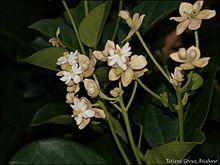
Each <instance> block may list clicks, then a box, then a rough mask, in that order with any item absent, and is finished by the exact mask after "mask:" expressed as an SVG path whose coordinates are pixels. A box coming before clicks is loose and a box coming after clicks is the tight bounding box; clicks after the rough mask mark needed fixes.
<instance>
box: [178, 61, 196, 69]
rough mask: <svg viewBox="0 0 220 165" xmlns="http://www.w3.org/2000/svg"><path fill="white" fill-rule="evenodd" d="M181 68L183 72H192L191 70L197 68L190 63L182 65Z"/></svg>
mask: <svg viewBox="0 0 220 165" xmlns="http://www.w3.org/2000/svg"><path fill="white" fill-rule="evenodd" d="M180 67H181V68H182V69H183V70H190V69H194V68H195V67H194V66H193V65H192V64H190V63H188V62H186V63H184V64H181V65H180Z"/></svg>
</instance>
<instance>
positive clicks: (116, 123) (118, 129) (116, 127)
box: [109, 114, 128, 143]
mask: <svg viewBox="0 0 220 165" xmlns="http://www.w3.org/2000/svg"><path fill="white" fill-rule="evenodd" d="M109 115H110V120H111V121H112V123H113V126H114V130H115V132H116V133H117V134H118V135H119V136H120V137H121V139H122V140H124V142H126V143H128V139H127V136H126V133H125V132H124V129H123V128H122V126H121V124H120V123H119V121H118V120H117V119H115V118H114V117H113V116H112V115H111V114H109Z"/></svg>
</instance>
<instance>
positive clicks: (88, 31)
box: [79, 1, 111, 47]
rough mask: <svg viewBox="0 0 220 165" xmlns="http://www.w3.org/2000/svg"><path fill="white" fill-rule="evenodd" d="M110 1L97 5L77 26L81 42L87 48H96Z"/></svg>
mask: <svg viewBox="0 0 220 165" xmlns="http://www.w3.org/2000/svg"><path fill="white" fill-rule="evenodd" d="M110 7H111V1H106V2H105V3H103V4H101V5H99V6H98V7H96V8H95V9H93V10H92V11H91V12H90V13H89V15H88V16H86V17H85V18H84V19H83V21H82V22H81V24H80V26H79V36H80V39H81V41H82V42H83V43H84V44H86V45H87V46H89V47H96V45H97V44H98V41H99V38H100V36H101V33H102V30H103V27H104V24H105V21H106V19H107V16H108V13H109V9H110Z"/></svg>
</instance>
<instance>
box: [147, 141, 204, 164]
mask: <svg viewBox="0 0 220 165" xmlns="http://www.w3.org/2000/svg"><path fill="white" fill-rule="evenodd" d="M203 141H204V139H203ZM203 141H201V142H180V141H174V142H171V143H167V144H164V145H161V146H159V147H157V148H154V149H151V150H148V151H147V154H146V162H147V164H182V163H183V159H184V158H185V157H186V156H187V154H188V153H189V152H190V151H191V150H192V149H193V148H194V147H195V146H196V145H197V144H201V143H202V142H203ZM173 160H174V161H178V162H173V163H172V162H169V161H173Z"/></svg>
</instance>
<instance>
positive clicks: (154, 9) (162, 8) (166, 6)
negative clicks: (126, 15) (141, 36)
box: [132, 1, 180, 33]
mask: <svg viewBox="0 0 220 165" xmlns="http://www.w3.org/2000/svg"><path fill="white" fill-rule="evenodd" d="M179 3H180V2H179V1H144V2H142V3H140V4H139V5H137V6H136V7H134V9H133V10H132V13H136V12H137V13H140V14H145V17H144V21H143V23H142V25H141V32H143V33H145V32H146V31H148V30H149V29H150V28H151V27H152V26H153V25H154V24H156V23H157V22H158V21H159V20H161V19H162V18H164V17H165V16H167V15H168V14H170V13H171V12H172V11H174V10H175V9H177V8H178V6H179Z"/></svg>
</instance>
